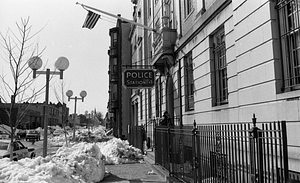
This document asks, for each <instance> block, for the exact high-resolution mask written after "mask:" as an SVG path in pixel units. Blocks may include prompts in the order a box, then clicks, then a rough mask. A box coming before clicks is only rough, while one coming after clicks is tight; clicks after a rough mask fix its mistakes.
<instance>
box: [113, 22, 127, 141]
mask: <svg viewBox="0 0 300 183" xmlns="http://www.w3.org/2000/svg"><path fill="white" fill-rule="evenodd" d="M130 29H131V25H130V24H129V23H126V22H123V21H120V20H118V21H117V25H116V27H114V28H112V29H110V30H109V35H110V39H111V44H110V48H109V50H108V55H109V71H108V74H109V91H108V92H109V101H108V112H109V113H110V115H109V117H110V119H109V120H108V121H109V122H110V123H109V126H110V127H112V128H113V132H114V135H115V136H116V137H120V138H124V139H127V138H128V133H127V132H128V126H129V124H130V95H131V90H130V89H126V88H124V87H123V86H122V73H123V71H124V70H125V69H126V66H130V65H131V59H130V54H124V53H130V52H131V46H130V42H129V40H128V37H129V33H130Z"/></svg>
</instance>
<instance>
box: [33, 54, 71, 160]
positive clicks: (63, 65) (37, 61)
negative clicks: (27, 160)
mask: <svg viewBox="0 0 300 183" xmlns="http://www.w3.org/2000/svg"><path fill="white" fill-rule="evenodd" d="M28 65H29V67H30V68H31V69H32V70H33V78H36V74H45V75H46V96H45V106H44V111H43V116H44V141H43V157H46V156H47V135H48V124H47V122H48V117H47V115H48V111H47V107H48V101H49V80H50V74H52V75H60V79H63V71H64V70H66V69H67V68H68V67H69V60H68V59H67V58H66V57H59V58H58V59H57V60H56V62H55V67H56V68H57V69H58V70H59V71H50V69H47V70H46V71H37V70H38V69H40V68H41V67H42V65H43V61H42V59H41V58H40V57H38V56H34V57H31V58H30V59H29V60H28Z"/></svg>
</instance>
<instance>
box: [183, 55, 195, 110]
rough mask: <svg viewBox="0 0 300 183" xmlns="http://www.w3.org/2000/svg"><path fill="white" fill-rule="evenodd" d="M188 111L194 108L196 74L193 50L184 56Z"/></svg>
mask: <svg viewBox="0 0 300 183" xmlns="http://www.w3.org/2000/svg"><path fill="white" fill-rule="evenodd" d="M184 68H185V69H184V71H185V93H186V94H185V102H186V107H185V109H186V111H190V110H194V76H193V74H194V73H193V72H194V71H193V57H192V52H190V53H188V54H187V55H186V56H185V57H184Z"/></svg>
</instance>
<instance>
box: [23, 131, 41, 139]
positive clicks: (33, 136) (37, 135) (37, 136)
mask: <svg viewBox="0 0 300 183" xmlns="http://www.w3.org/2000/svg"><path fill="white" fill-rule="evenodd" d="M27 140H35V141H39V140H41V135H40V132H39V131H37V130H29V131H28V133H27V134H26V141H27Z"/></svg>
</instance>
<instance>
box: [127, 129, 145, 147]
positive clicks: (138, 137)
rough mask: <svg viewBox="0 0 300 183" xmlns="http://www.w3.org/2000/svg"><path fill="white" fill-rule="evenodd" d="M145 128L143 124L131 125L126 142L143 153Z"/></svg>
mask: <svg viewBox="0 0 300 183" xmlns="http://www.w3.org/2000/svg"><path fill="white" fill-rule="evenodd" d="M145 140H146V139H145V129H144V126H131V127H130V135H129V139H128V142H129V143H130V144H131V145H132V146H134V147H136V148H139V149H140V150H141V151H142V153H144V141H145Z"/></svg>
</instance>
